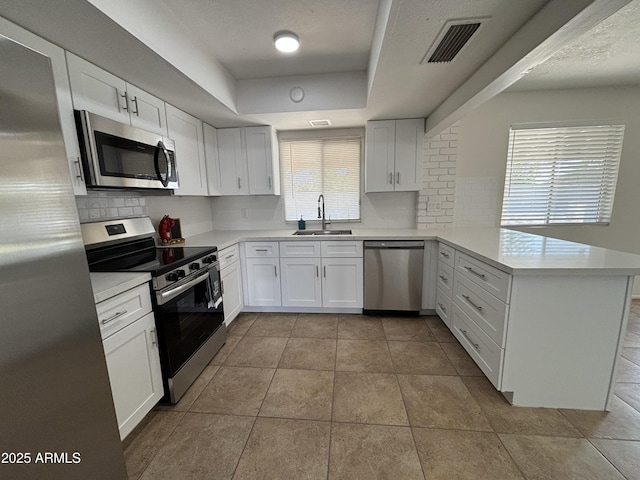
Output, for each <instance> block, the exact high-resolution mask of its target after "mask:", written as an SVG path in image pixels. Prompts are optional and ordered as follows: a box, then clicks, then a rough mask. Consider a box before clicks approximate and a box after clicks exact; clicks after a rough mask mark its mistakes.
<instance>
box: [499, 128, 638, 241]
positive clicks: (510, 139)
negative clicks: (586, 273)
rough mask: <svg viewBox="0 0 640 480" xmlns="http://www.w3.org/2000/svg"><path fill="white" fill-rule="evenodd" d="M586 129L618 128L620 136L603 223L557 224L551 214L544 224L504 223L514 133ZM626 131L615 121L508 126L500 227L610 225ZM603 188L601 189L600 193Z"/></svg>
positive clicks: (549, 201) (577, 222) (572, 222)
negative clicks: (554, 129) (607, 206)
mask: <svg viewBox="0 0 640 480" xmlns="http://www.w3.org/2000/svg"><path fill="white" fill-rule="evenodd" d="M588 127H613V128H616V127H617V128H618V129H619V133H618V134H617V135H619V136H620V143H619V145H617V146H616V149H618V152H617V153H618V155H617V158H614V163H613V164H611V165H613V169H614V175H613V181H612V183H611V195H610V206H609V212H608V214H609V215H608V217H606V219H605V220H603V221H584V219H583V221H578V220H576V221H564V222H559V221H556V222H554V221H553V216H552V214H551V213H547V215H546V217H545V219H544V223H540V222H536V223H532V222H526V223H525V222H524V221H519V220H511V221H508V222H507V223H506V222H505V219H504V215H505V202H506V200H507V197H508V190H509V188H510V186H511V183H510V182H509V171H510V164H511V163H512V162H513V154H512V148H513V145H512V144H513V142H514V141H515V136H514V135H515V132H517V131H523V130H545V129H553V128H558V129H563V128H566V129H573V128H575V129H579V128H588ZM625 130H626V125H625V124H624V122H616V121H606V122H604V121H603V122H598V121H589V122H557V123H539V124H519V125H518V124H513V125H510V127H509V131H508V140H507V155H506V157H507V159H506V168H505V176H504V188H503V197H502V206H501V212H500V226H501V227H503V228H519V227H523V228H545V227H567V226H571V227H575V226H607V225H609V224H610V223H611V219H612V217H613V209H614V204H615V195H616V190H617V183H618V177H619V174H620V165H621V162H622V152H623V148H624V133H625ZM551 158H552V157H551V155H550V156H549V159H550V160H551ZM602 158H603V159H605V156H603V157H602ZM553 175H556V173H555V172H554V174H553ZM602 189H603V187H601V190H600V191H602ZM551 202H552V199H551V198H549V200H548V203H547V209H548V210H549V208H550V205H551Z"/></svg>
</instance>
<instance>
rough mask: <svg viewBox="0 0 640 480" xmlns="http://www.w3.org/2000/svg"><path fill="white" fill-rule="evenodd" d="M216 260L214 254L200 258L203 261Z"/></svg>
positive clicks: (210, 261)
mask: <svg viewBox="0 0 640 480" xmlns="http://www.w3.org/2000/svg"><path fill="white" fill-rule="evenodd" d="M215 261H216V256H215V255H209V256H208V257H204V258H203V259H202V262H203V263H213V262H215Z"/></svg>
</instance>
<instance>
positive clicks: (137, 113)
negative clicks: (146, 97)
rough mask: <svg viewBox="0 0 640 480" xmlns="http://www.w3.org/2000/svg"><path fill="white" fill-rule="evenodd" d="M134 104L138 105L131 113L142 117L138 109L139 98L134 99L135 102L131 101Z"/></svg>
mask: <svg viewBox="0 0 640 480" xmlns="http://www.w3.org/2000/svg"><path fill="white" fill-rule="evenodd" d="M131 101H132V102H133V103H135V104H136V109H135V110H133V111H132V112H131V113H135V114H136V116H137V117H139V116H140V109H139V108H138V97H133V100H131Z"/></svg>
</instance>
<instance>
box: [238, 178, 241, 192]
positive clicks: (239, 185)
mask: <svg viewBox="0 0 640 480" xmlns="http://www.w3.org/2000/svg"><path fill="white" fill-rule="evenodd" d="M240 188H241V184H240V177H238V190H240Z"/></svg>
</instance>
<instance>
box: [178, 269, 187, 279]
mask: <svg viewBox="0 0 640 480" xmlns="http://www.w3.org/2000/svg"><path fill="white" fill-rule="evenodd" d="M176 275H178V278H184V276H185V273H184V270H176Z"/></svg>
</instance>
